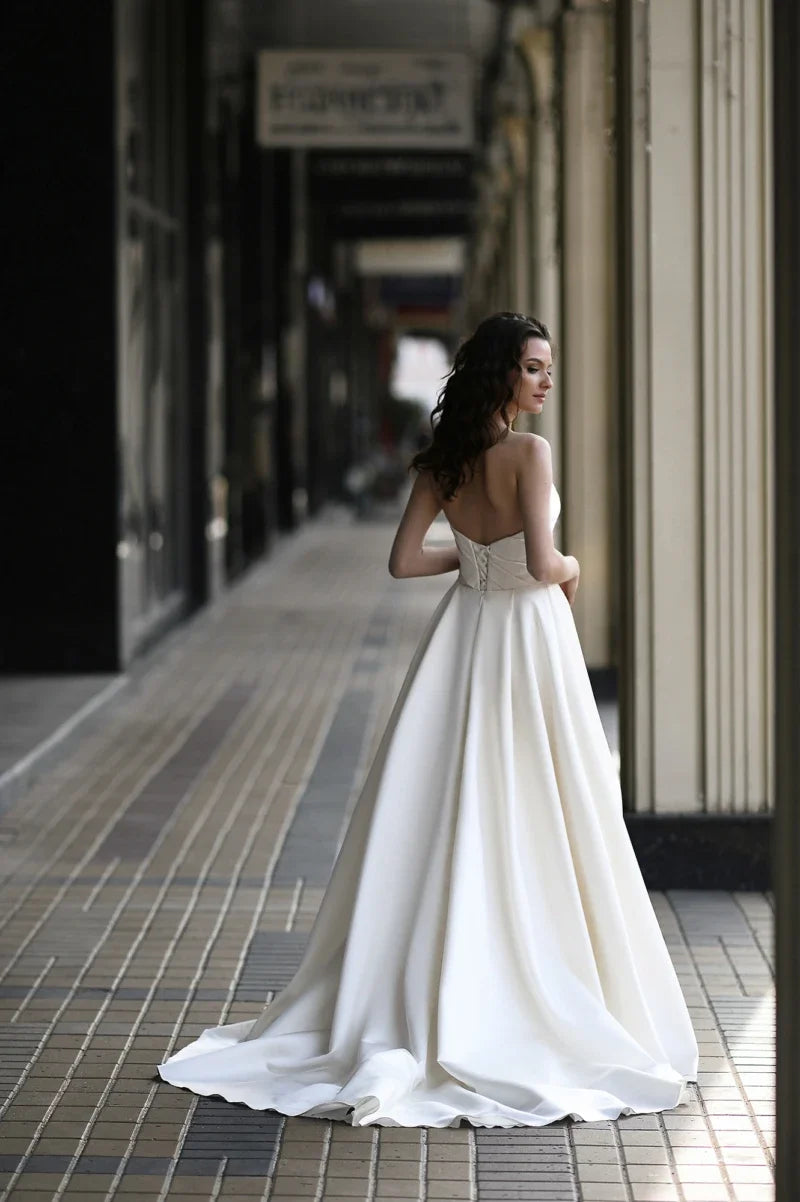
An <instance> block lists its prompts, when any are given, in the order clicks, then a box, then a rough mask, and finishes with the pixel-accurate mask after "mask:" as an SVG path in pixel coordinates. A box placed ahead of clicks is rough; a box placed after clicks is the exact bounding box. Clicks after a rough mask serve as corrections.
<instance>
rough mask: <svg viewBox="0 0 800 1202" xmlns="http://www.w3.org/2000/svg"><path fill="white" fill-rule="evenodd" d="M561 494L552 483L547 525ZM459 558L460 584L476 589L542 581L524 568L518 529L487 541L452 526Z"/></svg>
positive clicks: (537, 584)
mask: <svg viewBox="0 0 800 1202" xmlns="http://www.w3.org/2000/svg"><path fill="white" fill-rule="evenodd" d="M560 512H561V498H560V497H559V495H558V489H557V488H556V486H555V484H554V485H553V486H552V490H551V492H550V529H551V530H552V529H553V527H554V526H555V524H556V522H557V521H558V515H559V513H560ZM450 529H451V530H452V531H453V537H454V538H455V540H456V547H457V548H458V558H459V572H458V578H459V581H460V583H461V584H465V585H466V586H467V587H468V588H473V589H476V590H477V591H478V592H481V593H486V592H496V591H500V590H506V589H516V588H542V587H544V586H543V583H542V582H541V581H539V580H536V579H534V577H533V576H531V574H530V572H529V571H528V565H527V556H526V553H525V534H524V532H523V531H522V530H518V531H517V532H516V533H515V534H507V535H506V536H505V538H496V539H495V540H494V542H491V543H476V542H474V541H473V539H471V538H467V536H466V534H462V533H461V531H460V530H456V528H455V527H454V526H451V527H450Z"/></svg>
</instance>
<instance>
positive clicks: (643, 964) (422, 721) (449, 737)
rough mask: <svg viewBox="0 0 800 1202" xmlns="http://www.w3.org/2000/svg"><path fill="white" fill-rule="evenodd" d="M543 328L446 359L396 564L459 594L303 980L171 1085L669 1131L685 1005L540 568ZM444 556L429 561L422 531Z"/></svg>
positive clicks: (417, 674) (333, 883)
mask: <svg viewBox="0 0 800 1202" xmlns="http://www.w3.org/2000/svg"><path fill="white" fill-rule="evenodd" d="M551 366H552V358H551V345H550V336H549V334H548V332H547V329H546V328H545V327H544V326H543V325H542V324H541V323H540V322H538V321H535V320H534V319H532V318H527V317H522V316H520V315H519V314H514V313H498V314H495V315H494V316H493V317H490V318H488V319H487V320H486V321H484V322H482V323H481V324H480V326H479V327H478V328H477V330H476V331H475V333H474V334H473V336H472V337H471V338H470V339H469V340H468V341H467V342H465V343H464V344H463V345H462V347H461V348H460V350H459V351H458V354H457V355H456V359H455V364H454V367H453V370H452V372H451V373H450V375H449V378H448V380H447V382H446V384H445V386H444V388H443V390H442V392H441V394H440V397H439V403H438V405H437V408H436V409H435V410H434V414H433V422H432V424H433V439H432V442H431V445H430V446H429V447H427V448H426V449H424V450H422V451H421V452H419V454H417V455H416V456H415V457H414V460H413V465H414V467H415V469H416V478H415V480H414V484H413V487H412V490H411V494H410V497H409V500H408V504H407V506H406V509H405V512H404V513H403V516H402V519H401V521H400V524H399V526H398V529H397V534H396V537H395V539H394V543H393V545H392V548H391V554H390V558H389V570H390V572H391V573H392V575H393V576H427V575H433V574H436V573H441V572H451V571H456V570H457V571H458V577H457V579H456V580H455V581H454V583H453V585H452V587H451V588H450V589H448V591H447V592H446V593H445V595H444V597H443V598H442V600H441V601H440V602H439V605H438V606H437V608H436V610H435V612H434V613H433V615H432V617H431V620H430V622H429V624H428V627H427V630H426V631H425V633H424V634H423V636H422V639H421V641H420V644H419V646H418V648H417V650H416V653H415V655H414V658H413V660H412V662H411V665H410V667H409V669H408V673H407V675H406V678H405V681H404V683H403V686H402V688H401V690H400V694H399V696H398V698H397V701H396V703H395V706H394V709H393V711H392V714H391V716H390V718H389V722H388V725H387V728H386V731H385V732H384V735H383V739H382V741H381V744H380V747H379V749H378V752H377V755H376V757H375V760H374V762H373V764H372V767H371V769H370V772H369V774H368V776H367V779H366V781H365V784H364V787H363V789H362V791H361V795H360V797H359V799H358V801H357V803H356V806H355V808H354V811H353V815H352V818H351V820H350V823H349V826H348V828H347V833H346V835H345V839H344V842H343V844H342V846H341V849H340V851H339V855H338V857H337V860H336V863H335V865H334V869H333V874H332V876H331V879H330V882H329V884H328V888H327V890H326V892H325V896H324V898H323V900H322V904H321V906H320V910H319V912H318V915H317V918H316V921H315V923H314V926H313V928H312V931H311V934H310V936H309V941H308V945H307V948H306V952H305V956H304V958H303V961H302V963H301V965H300V967H299V969H298V971H297V973H296V974H295V976H294V978H293V979H292V981H291V982H290V983H289V984H288V986H287V987H286V988H285V989H284V990H283V991H282V992H281V993H280V994H279V995H278V996H277V998H276V999H275V1000H274V1001H273V1002H272V1003H271V1004H270V1005H268V1006H267V1007H266V1008H265V1009H264V1011H263V1012H262V1014H261V1015H260V1017H258V1018H256V1019H254V1020H252V1021H248V1022H241V1023H233V1024H229V1025H226V1026H222V1027H217V1028H213V1029H210V1030H207V1031H205V1032H204V1033H203V1034H202V1035H201V1036H200V1038H199V1039H197V1040H195V1041H194V1042H193V1043H191V1044H189V1045H188V1047H185V1048H182V1049H181V1050H180V1051H179V1052H177V1053H176V1054H175V1055H174V1056H172V1057H170V1059H169V1060H167V1061H166V1062H165V1063H164V1064H162V1065H161V1066H160V1068H159V1071H160V1073H161V1076H162V1077H163V1078H164V1080H165V1081H169V1082H171V1083H172V1084H174V1085H180V1086H184V1087H186V1088H188V1089H192V1090H194V1091H195V1092H197V1093H200V1094H216V1095H221V1096H222V1097H224V1098H227V1099H228V1100H230V1101H233V1102H244V1103H246V1104H247V1105H248V1106H250V1107H253V1108H256V1109H274V1110H277V1111H279V1112H280V1113H282V1114H287V1115H298V1114H304V1115H313V1116H315V1117H329V1118H334V1119H342V1120H344V1121H346V1122H349V1123H351V1124H353V1125H357V1126H365V1125H369V1124H378V1125H388V1126H409V1127H411V1126H431V1127H444V1126H457V1125H458V1124H459V1122H460V1121H461V1120H462V1119H466V1120H468V1121H469V1122H471V1123H473V1124H474V1125H475V1126H487V1127H512V1126H531V1127H538V1126H542V1125H544V1124H546V1123H550V1122H553V1121H554V1120H557V1119H562V1118H565V1117H567V1116H569V1117H571V1118H573V1119H578V1120H586V1121H594V1120H600V1119H612V1118H616V1117H617V1116H618V1115H620V1114H633V1113H646V1112H653V1111H659V1110H667V1109H670V1108H672V1107H674V1106H676V1105H678V1104H679V1103H680V1102H681V1101H683V1100H685V1099H686V1096H687V1095H686V1094H685V1093H684V1086H685V1082H686V1081H690V1080H691V1081H693V1080H696V1074H697V1060H698V1049H697V1042H696V1039H695V1035H694V1032H693V1030H692V1025H691V1021H690V1018H689V1014H688V1011H687V1008H686V1003H685V1000H684V997H683V994H682V992H681V988H680V985H679V982H678V980H677V977H676V975H675V971H674V968H673V966H672V962H671V960H670V957H669V953H668V951H667V948H666V946H665V943H664V940H663V937H662V935H661V931H660V929H659V925H658V922H657V919H656V917H655V914H654V912H653V908H652V905H651V903H650V900H649V897H648V894H647V890H646V889H645V886H644V882H643V880H642V877H641V873H640V871H639V868H638V865H637V862H636V859H635V856H634V853H633V849H632V847H631V844H630V840H629V838H628V834H627V830H626V827H625V823H624V820H623V817H622V802H621V796H620V788H619V780H618V776H617V772H616V769H615V767H614V763H613V760H612V757H611V753H610V751H609V748H608V744H607V742H606V739H605V735H604V733H603V728H602V725H601V722H600V717H599V715H598V712H597V707H596V705H595V702H594V698H593V695H592V691H591V686H590V684H589V679H588V675H587V672H586V665H585V663H584V660H583V655H582V652H581V648H580V643H579V641H578V636H577V633H576V630H575V623H574V620H573V617H572V610H571V608H570V607H571V604H572V601H573V600H574V597H575V590H576V589H577V587H578V579H579V566H578V562H577V560H576V559H575V558H574V556H572V555H562V554H560V552H559V551H557V550H556V549H555V547H554V545H553V535H552V531H553V526H554V524H555V521H556V519H557V517H558V513H559V509H560V501H559V497H558V493H557V491H556V489H555V486H554V484H553V479H552V465H551V456H550V447H549V445H548V443H547V441H546V440H545V439H544V438H541V437H539V436H537V435H535V434H523V433H517V432H515V431H513V430H512V429H511V422H512V421H513V419H514V418H515V417H516V416H517V414H518V413H522V412H525V413H540V412H541V411H542V407H543V405H544V404H545V400H546V397H547V393H548V391H549V389H550V388H551V379H550V373H551ZM442 509H443V510H444V513H445V515H446V517H447V519H448V521H449V522H450V524H451V527H452V530H453V535H454V539H455V547H453V548H443V549H440V548H434V547H425V546H424V545H423V539H424V537H425V534H426V532H427V530H428V528H429V527H430V524H431V522H432V521H433V519H434V517H435V516H436V515H437V513H439V511H440V510H442Z"/></svg>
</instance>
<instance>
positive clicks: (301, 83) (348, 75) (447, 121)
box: [256, 50, 473, 150]
mask: <svg viewBox="0 0 800 1202" xmlns="http://www.w3.org/2000/svg"><path fill="white" fill-rule="evenodd" d="M256 97H257V99H256V138H257V140H258V142H259V143H260V145H262V146H270V147H277V146H307V147H359V146H361V147H370V148H379V147H383V148H387V147H389V148H391V147H394V148H398V149H399V148H403V149H407V150H409V149H420V148H423V149H428V150H435V149H445V148H447V149H455V148H459V149H468V148H469V147H471V146H472V142H473V119H472V118H473V112H472V103H473V97H472V80H471V69H470V59H469V56H468V55H466V54H459V53H455V52H447V53H442V54H412V53H406V52H404V51H389V50H387V51H376V52H373V51H369V50H354V51H350V52H346V51H338V50H319V51H305V50H262V51H260V52H259V54H258V84H257V90H256Z"/></svg>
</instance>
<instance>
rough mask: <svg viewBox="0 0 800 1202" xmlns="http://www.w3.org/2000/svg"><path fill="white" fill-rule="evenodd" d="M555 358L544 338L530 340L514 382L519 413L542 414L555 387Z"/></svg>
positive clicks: (521, 358)
mask: <svg viewBox="0 0 800 1202" xmlns="http://www.w3.org/2000/svg"><path fill="white" fill-rule="evenodd" d="M552 369H553V356H552V355H551V353H550V344H549V342H547V341H546V340H545V339H544V338H528V339H526V341H525V345H524V346H523V348H522V354H521V355H520V357H519V374H518V375H517V377H516V379H515V380H513V381H512V384H511V386H512V388H513V389H514V403H515V404H516V405H517V406H518V409H517V412H518V413H541V412H542V407H543V405H544V399H545V397H546V396H547V394H548V392H549V391H550V389H551V388H552V387H553V381H552V379H551V375H550V373H551V371H552Z"/></svg>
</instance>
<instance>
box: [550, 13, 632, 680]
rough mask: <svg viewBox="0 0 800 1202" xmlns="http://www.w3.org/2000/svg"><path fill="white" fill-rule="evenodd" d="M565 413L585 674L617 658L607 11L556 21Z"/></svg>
mask: <svg viewBox="0 0 800 1202" xmlns="http://www.w3.org/2000/svg"><path fill="white" fill-rule="evenodd" d="M561 35H562V36H561V42H562V55H563V60H562V66H563V83H562V104H563V109H562V127H561V162H562V180H563V196H562V206H563V207H562V236H561V253H562V264H563V270H562V289H563V291H562V317H561V322H560V326H561V349H560V354H559V359H558V369H557V370H558V386H559V394H558V401H559V403H560V408H561V414H562V444H563V470H562V474H561V475H562V479H561V483H560V484H559V489H560V492H561V498H562V503H563V515H564V516H563V530H564V539H563V542H564V546H565V547H566V549H567V550H568V551H569V552H570V553H572V554H574V555H576V556H577V557H578V560H579V561H580V564H581V587H580V588H579V589H578V593H577V596H576V598H575V605H574V610H573V612H574V615H575V622H576V625H577V627H578V632H579V634H580V638H581V644H582V646H583V650H584V655H585V656H586V662H587V664H588V665H589V667H591V668H602V667H606V666H608V665H610V664H611V663H612V662H614V660H615V658H616V647H615V641H616V640H615V628H614V623H613V618H612V615H613V608H614V558H613V556H614V545H613V531H614V528H615V521H614V518H615V511H614V488H615V478H616V474H617V454H618V435H619V429H618V424H619V417H618V412H617V405H616V395H617V381H616V369H615V357H614V340H615V329H616V316H615V308H616V303H615V210H614V191H615V175H616V168H615V164H614V158H613V154H612V141H611V138H612V129H613V114H614V86H613V84H614V79H613V68H614V23H613V13H612V12H611V11H610V6H609V5H607V4H598V3H580V4H575V5H574V6H573V8H572V9H571V10H570V11H569V12H566V13H565V14H564V16H563V19H562V27H561Z"/></svg>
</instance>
